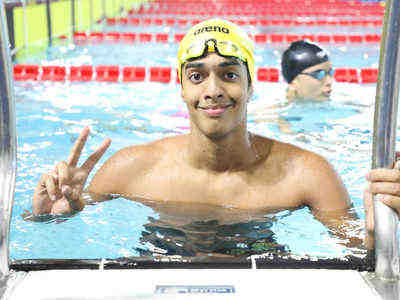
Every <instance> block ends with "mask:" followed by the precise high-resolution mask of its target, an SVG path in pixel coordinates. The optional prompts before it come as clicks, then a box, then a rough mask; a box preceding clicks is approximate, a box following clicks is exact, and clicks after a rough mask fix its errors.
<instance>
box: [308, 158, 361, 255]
mask: <svg viewBox="0 0 400 300" xmlns="http://www.w3.org/2000/svg"><path fill="white" fill-rule="evenodd" d="M306 165H307V167H306V169H305V171H304V177H303V178H307V179H308V180H306V181H305V183H306V185H307V186H305V191H306V195H305V199H306V203H305V204H306V205H308V206H309V207H310V209H311V212H312V213H313V215H314V217H315V218H316V219H317V220H318V221H320V222H321V223H322V224H324V225H325V226H326V227H327V228H329V230H330V232H331V233H332V234H333V235H335V236H337V237H338V238H340V240H341V241H343V243H344V244H346V246H348V247H358V246H361V245H362V243H363V240H362V239H361V238H359V236H360V234H361V231H362V226H361V225H360V220H358V218H357V215H356V214H355V212H354V211H353V210H351V208H352V204H351V202H350V197H349V194H348V192H347V190H346V187H345V186H344V184H343V182H342V180H341V178H340V177H339V175H338V174H337V173H336V171H335V170H334V169H333V167H332V166H331V165H330V163H329V162H327V161H326V160H325V159H324V158H322V157H321V156H319V155H316V154H312V155H311V156H309V157H308V159H307V163H306Z"/></svg>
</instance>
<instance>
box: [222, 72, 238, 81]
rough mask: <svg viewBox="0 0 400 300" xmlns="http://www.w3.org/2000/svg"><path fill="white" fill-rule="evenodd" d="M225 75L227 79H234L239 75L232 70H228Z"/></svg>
mask: <svg viewBox="0 0 400 300" xmlns="http://www.w3.org/2000/svg"><path fill="white" fill-rule="evenodd" d="M225 77H226V78H227V79H229V80H235V79H237V78H238V77H239V76H238V75H237V74H236V73H233V72H228V73H226V74H225Z"/></svg>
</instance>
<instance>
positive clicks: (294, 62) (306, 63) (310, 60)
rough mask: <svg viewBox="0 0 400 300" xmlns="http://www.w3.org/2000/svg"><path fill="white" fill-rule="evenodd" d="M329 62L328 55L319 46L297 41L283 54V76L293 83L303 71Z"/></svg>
mask: <svg viewBox="0 0 400 300" xmlns="http://www.w3.org/2000/svg"><path fill="white" fill-rule="evenodd" d="M328 60H329V56H328V53H327V52H326V51H325V50H323V49H322V48H321V47H319V46H318V45H317V44H314V43H311V42H307V41H296V42H293V43H292V44H290V47H289V48H288V49H286V50H285V52H283V54H282V62H281V68H282V74H283V77H284V78H285V80H286V81H287V83H291V82H292V80H293V79H295V78H296V76H297V75H299V74H300V73H301V72H303V70H305V69H307V68H309V67H312V66H315V65H318V64H320V63H323V62H326V61H328Z"/></svg>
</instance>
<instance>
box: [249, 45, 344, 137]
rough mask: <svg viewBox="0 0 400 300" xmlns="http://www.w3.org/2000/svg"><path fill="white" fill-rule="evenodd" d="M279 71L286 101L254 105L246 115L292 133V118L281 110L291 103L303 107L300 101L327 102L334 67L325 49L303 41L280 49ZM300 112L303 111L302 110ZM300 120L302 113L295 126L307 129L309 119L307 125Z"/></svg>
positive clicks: (295, 131)
mask: <svg viewBox="0 0 400 300" xmlns="http://www.w3.org/2000/svg"><path fill="white" fill-rule="evenodd" d="M281 70H282V75H283V77H284V79H285V81H286V82H287V83H288V86H287V89H286V93H285V96H284V97H285V100H283V99H282V100H280V101H279V104H278V105H273V106H268V107H267V108H265V103H262V105H261V106H262V107H263V108H262V107H260V105H258V104H256V105H254V107H252V108H251V109H250V110H249V115H250V119H253V120H254V122H256V123H264V122H267V123H276V124H277V125H278V128H279V130H280V131H281V132H284V133H288V134H294V133H297V130H295V129H294V128H292V127H293V126H292V125H293V124H292V123H291V121H290V120H288V119H287V118H285V117H284V116H283V115H282V109H283V110H285V111H287V109H289V107H291V106H290V104H296V105H297V104H299V105H301V106H303V103H322V102H327V101H329V100H330V96H331V92H332V83H333V74H334V70H333V68H332V63H331V61H330V58H329V54H328V52H327V51H325V50H324V49H322V48H321V47H320V46H318V45H317V44H315V43H312V42H309V41H304V40H300V41H295V42H293V43H292V44H290V46H289V47H288V48H287V49H286V50H285V51H284V52H283V54H282V60H281ZM288 105H289V106H288ZM300 111H301V112H303V111H304V109H300ZM348 113H349V112H346V113H345V114H344V115H347V114H348ZM303 119H304V118H302V117H301V116H296V118H295V120H296V124H297V123H299V124H297V127H299V126H300V127H302V126H305V127H306V128H309V127H310V124H308V123H310V120H308V119H309V118H306V119H307V124H303V122H300V121H299V120H303ZM295 127H296V126H295ZM311 127H312V126H311ZM306 128H304V129H306Z"/></svg>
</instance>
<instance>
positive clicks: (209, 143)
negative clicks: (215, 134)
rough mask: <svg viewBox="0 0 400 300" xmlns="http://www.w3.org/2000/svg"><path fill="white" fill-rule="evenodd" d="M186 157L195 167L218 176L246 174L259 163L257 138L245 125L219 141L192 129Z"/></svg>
mask: <svg viewBox="0 0 400 300" xmlns="http://www.w3.org/2000/svg"><path fill="white" fill-rule="evenodd" d="M186 153H187V159H188V163H189V165H191V166H192V167H194V168H196V169H206V170H210V171H215V172H227V171H237V170H245V169H247V168H249V167H250V166H252V165H254V163H255V162H256V161H257V160H258V153H257V151H256V148H255V146H254V135H253V134H252V133H250V132H248V131H247V128H246V126H245V125H244V126H239V127H238V128H236V130H234V131H232V132H230V133H229V134H227V135H225V136H223V137H219V138H210V137H208V136H206V135H205V134H204V133H202V132H201V131H200V130H199V129H198V128H197V127H196V126H192V127H191V131H190V134H189V137H188V144H187V152H186Z"/></svg>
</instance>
